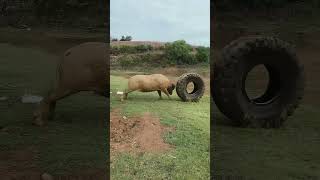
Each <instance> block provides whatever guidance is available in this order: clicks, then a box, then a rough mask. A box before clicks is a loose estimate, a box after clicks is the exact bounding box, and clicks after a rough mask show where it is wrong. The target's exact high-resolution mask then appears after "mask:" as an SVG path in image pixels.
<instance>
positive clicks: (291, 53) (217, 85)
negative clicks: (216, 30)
mask: <svg viewBox="0 0 320 180" xmlns="http://www.w3.org/2000/svg"><path fill="white" fill-rule="evenodd" d="M257 65H264V66H265V68H266V69H267V71H268V74H269V83H268V86H267V89H266V91H265V92H264V94H263V95H261V96H260V97H257V98H254V99H250V98H249V97H248V95H247V92H246V90H245V80H246V78H247V75H248V72H250V70H252V69H253V68H254V67H255V66H257ZM213 71H214V76H213V88H211V91H212V95H213V99H214V101H215V103H216V105H217V107H218V108H219V110H220V111H221V112H222V113H223V114H224V115H225V116H227V117H228V118H229V119H231V120H232V121H233V122H235V123H236V124H237V125H239V126H243V127H247V126H250V127H263V128H278V127H280V126H282V125H283V122H284V121H285V120H286V119H287V118H288V116H290V115H292V114H293V112H294V111H295V109H296V108H297V107H298V105H299V103H300V102H301V100H302V97H303V93H304V86H305V73H304V68H303V66H302V65H301V64H300V63H299V61H298V59H297V56H296V53H295V50H294V48H293V47H292V46H291V45H289V44H288V43H286V42H284V41H282V40H279V39H277V38H272V37H246V38H240V39H238V40H235V41H233V42H232V43H230V44H229V45H228V46H226V47H225V48H224V49H223V51H222V57H221V59H219V60H217V61H216V62H215V63H214V70H213Z"/></svg>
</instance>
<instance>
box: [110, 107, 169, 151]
mask: <svg viewBox="0 0 320 180" xmlns="http://www.w3.org/2000/svg"><path fill="white" fill-rule="evenodd" d="M110 121H111V122H110V127H111V137H110V145H111V153H112V154H113V153H116V152H130V153H144V152H151V153H161V152H165V151H168V150H170V149H171V148H172V147H171V145H169V144H167V143H165V142H164V140H163V134H164V133H165V132H168V131H171V130H173V129H172V128H169V127H165V126H163V125H161V123H160V120H159V118H157V117H155V116H153V115H151V114H150V113H145V114H143V115H142V116H141V117H130V118H127V117H125V116H122V115H121V114H120V111H119V110H118V109H117V110H113V111H112V112H111V114H110Z"/></svg>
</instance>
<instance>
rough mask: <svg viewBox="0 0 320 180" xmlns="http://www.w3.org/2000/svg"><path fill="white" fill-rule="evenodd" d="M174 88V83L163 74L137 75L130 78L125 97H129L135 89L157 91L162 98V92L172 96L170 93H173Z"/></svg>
mask: <svg viewBox="0 0 320 180" xmlns="http://www.w3.org/2000/svg"><path fill="white" fill-rule="evenodd" d="M174 88H175V85H174V83H173V82H171V81H170V80H169V79H168V78H167V77H166V76H164V75H162V74H151V75H135V76H132V77H131V78H129V81H128V89H127V90H126V91H125V99H126V98H127V96H128V93H130V92H133V91H141V92H152V91H157V92H158V93H159V96H160V98H161V92H163V93H165V94H166V95H167V96H168V97H170V96H169V95H172V91H173V89H174Z"/></svg>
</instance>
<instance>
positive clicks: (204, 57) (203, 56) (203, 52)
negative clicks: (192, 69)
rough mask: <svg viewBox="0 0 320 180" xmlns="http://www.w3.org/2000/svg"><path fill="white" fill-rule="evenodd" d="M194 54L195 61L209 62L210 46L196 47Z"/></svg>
mask: <svg viewBox="0 0 320 180" xmlns="http://www.w3.org/2000/svg"><path fill="white" fill-rule="evenodd" d="M196 50H197V53H196V55H195V58H196V61H197V62H199V63H203V62H209V56H210V48H206V47H198V48H197V49H196Z"/></svg>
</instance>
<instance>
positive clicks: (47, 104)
mask: <svg viewBox="0 0 320 180" xmlns="http://www.w3.org/2000/svg"><path fill="white" fill-rule="evenodd" d="M73 93H76V92H75V91H71V90H66V89H57V90H55V91H52V92H51V93H50V94H49V95H48V96H47V97H45V98H44V99H43V100H42V101H41V102H40V105H39V106H38V108H37V109H36V110H35V112H34V114H33V115H34V124H35V125H38V126H43V125H45V123H46V121H47V120H48V119H51V118H53V117H54V110H55V106H56V102H57V101H58V100H60V99H62V98H64V97H67V96H69V95H71V94H73Z"/></svg>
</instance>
